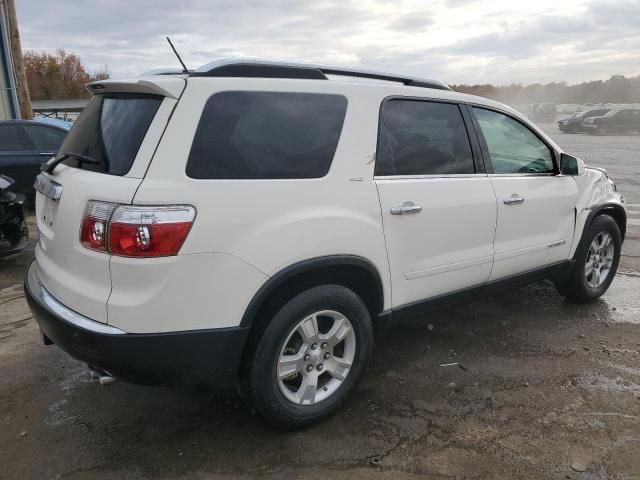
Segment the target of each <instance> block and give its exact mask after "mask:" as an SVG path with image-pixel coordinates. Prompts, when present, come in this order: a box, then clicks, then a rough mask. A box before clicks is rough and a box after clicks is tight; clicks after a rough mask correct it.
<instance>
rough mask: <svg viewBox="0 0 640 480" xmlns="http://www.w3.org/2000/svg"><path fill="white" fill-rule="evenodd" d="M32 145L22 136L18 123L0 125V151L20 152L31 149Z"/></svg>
mask: <svg viewBox="0 0 640 480" xmlns="http://www.w3.org/2000/svg"><path fill="white" fill-rule="evenodd" d="M32 148H33V146H32V145H30V144H29V142H28V140H27V139H26V138H24V132H23V131H22V127H19V126H18V125H0V151H2V152H20V151H24V150H31V149H32Z"/></svg>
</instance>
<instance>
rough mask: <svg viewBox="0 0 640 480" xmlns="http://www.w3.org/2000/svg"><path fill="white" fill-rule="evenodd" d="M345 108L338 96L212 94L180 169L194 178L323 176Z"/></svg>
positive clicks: (325, 172) (265, 93)
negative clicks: (185, 161)
mask: <svg viewBox="0 0 640 480" xmlns="http://www.w3.org/2000/svg"><path fill="white" fill-rule="evenodd" d="M346 110H347V99H346V98H345V97H343V96H340V95H330V94H317V93H294V92H240V91H238V92H234V91H231V92H221V93H217V94H215V95H213V96H211V97H210V98H209V99H208V100H207V103H206V104H205V106H204V110H203V112H202V116H201V118H200V122H199V124H198V128H197V130H196V134H195V137H194V140H193V144H192V146H191V152H190V153H189V159H188V161H187V168H186V173H187V175H188V176H189V177H191V178H194V179H279V178H319V177H323V176H325V175H326V174H327V172H328V171H329V168H330V166H331V162H332V160H333V156H334V154H335V152H336V148H337V146H338V140H339V139H340V133H341V131H342V125H343V122H344V117H345V113H346Z"/></svg>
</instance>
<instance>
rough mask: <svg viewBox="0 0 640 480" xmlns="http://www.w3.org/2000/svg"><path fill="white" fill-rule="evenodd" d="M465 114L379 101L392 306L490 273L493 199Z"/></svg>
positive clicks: (438, 105)
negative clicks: (381, 104)
mask: <svg viewBox="0 0 640 480" xmlns="http://www.w3.org/2000/svg"><path fill="white" fill-rule="evenodd" d="M465 115H468V114H467V113H466V110H464V107H462V109H461V107H460V106H459V105H457V104H455V103H443V102H435V101H423V100H416V99H403V98H397V99H390V100H387V101H385V102H384V103H383V106H382V111H381V115H380V132H379V140H378V150H377V154H376V169H375V172H376V173H375V182H376V185H377V188H378V195H379V198H380V205H381V208H382V218H383V225H384V232H385V241H386V245H387V252H388V256H389V264H390V271H391V281H392V305H393V307H394V308H395V307H400V306H404V305H407V304H410V303H412V302H418V301H420V300H423V299H428V298H432V297H436V296H439V295H442V294H446V293H451V292H454V291H457V290H463V289H466V288H468V287H472V286H476V285H481V284H483V283H485V282H486V281H487V279H488V278H489V274H490V272H491V263H492V260H493V238H494V234H495V228H496V198H495V194H494V192H493V187H492V186H491V182H490V180H489V178H488V177H487V175H486V173H485V172H484V169H483V166H482V163H481V159H480V153H479V147H478V144H477V140H476V139H475V137H473V138H472V139H471V140H470V136H469V135H468V133H467V125H469V127H471V125H470V123H469V122H467V125H465V121H464V116H465ZM469 118H470V117H469ZM472 142H473V143H472ZM472 152H475V154H476V155H475V156H474V154H473V153H472Z"/></svg>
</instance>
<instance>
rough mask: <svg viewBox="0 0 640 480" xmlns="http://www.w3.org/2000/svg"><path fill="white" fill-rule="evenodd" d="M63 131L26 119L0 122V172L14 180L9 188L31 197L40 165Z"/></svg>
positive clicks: (65, 132) (57, 145)
mask: <svg viewBox="0 0 640 480" xmlns="http://www.w3.org/2000/svg"><path fill="white" fill-rule="evenodd" d="M66 136H67V130H65V129H64V128H60V127H57V126H54V125H47V124H44V123H40V122H35V121H30V120H6V121H0V172H2V173H3V174H4V175H7V176H9V177H11V178H13V180H14V181H15V184H14V185H13V187H12V189H13V190H14V191H15V192H19V193H22V194H24V195H26V196H27V197H28V198H29V197H33V196H34V194H35V192H34V190H33V182H34V180H35V179H36V176H37V175H38V173H40V165H42V163H43V162H46V161H47V160H49V159H50V158H51V157H53V156H54V155H55V154H56V153H57V152H58V148H60V145H61V144H62V141H63V140H64V138H65V137H66Z"/></svg>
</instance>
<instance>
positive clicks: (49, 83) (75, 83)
mask: <svg viewBox="0 0 640 480" xmlns="http://www.w3.org/2000/svg"><path fill="white" fill-rule="evenodd" d="M23 59H24V66H25V71H26V75H27V85H28V87H29V95H30V97H31V100H57V99H63V98H81V97H86V96H89V92H87V91H86V89H85V85H86V84H87V83H89V82H93V81H96V80H105V79H107V78H109V73H108V72H107V69H106V68H105V69H104V70H103V71H99V72H96V73H93V74H90V73H88V72H87V70H86V68H85V67H84V65H82V61H81V60H80V57H79V56H78V55H76V54H75V53H67V52H66V51H64V50H58V51H57V52H56V53H55V54H51V53H46V52H36V51H27V52H25V53H24V54H23Z"/></svg>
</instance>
